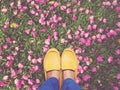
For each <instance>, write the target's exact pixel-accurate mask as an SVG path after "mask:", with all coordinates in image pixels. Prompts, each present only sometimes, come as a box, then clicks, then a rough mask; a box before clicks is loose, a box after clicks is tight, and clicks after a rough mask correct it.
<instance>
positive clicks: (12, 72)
mask: <svg viewBox="0 0 120 90" xmlns="http://www.w3.org/2000/svg"><path fill="white" fill-rule="evenodd" d="M10 72H11V77H14V76H16V72H15V70H14V69H13V68H10Z"/></svg>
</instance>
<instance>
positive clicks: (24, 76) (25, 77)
mask: <svg viewBox="0 0 120 90" xmlns="http://www.w3.org/2000/svg"><path fill="white" fill-rule="evenodd" d="M29 77H30V75H29V74H25V75H23V76H22V78H23V79H25V80H28V78H29Z"/></svg>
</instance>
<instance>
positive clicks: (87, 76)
mask: <svg viewBox="0 0 120 90" xmlns="http://www.w3.org/2000/svg"><path fill="white" fill-rule="evenodd" d="M90 78H91V76H90V75H89V74H86V75H84V76H83V77H82V79H83V80H84V81H88V79H90Z"/></svg>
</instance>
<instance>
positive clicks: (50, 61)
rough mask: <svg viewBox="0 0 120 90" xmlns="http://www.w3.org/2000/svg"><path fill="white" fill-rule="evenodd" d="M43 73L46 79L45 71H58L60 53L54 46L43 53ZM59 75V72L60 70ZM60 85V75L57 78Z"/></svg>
mask: <svg viewBox="0 0 120 90" xmlns="http://www.w3.org/2000/svg"><path fill="white" fill-rule="evenodd" d="M43 65H44V73H45V79H47V72H48V71H52V70H58V71H60V54H59V51H58V50H57V49H55V48H52V49H49V50H48V51H47V53H46V55H45V58H44V61H43ZM60 75H61V72H60ZM59 82H60V86H61V76H60V79H59Z"/></svg>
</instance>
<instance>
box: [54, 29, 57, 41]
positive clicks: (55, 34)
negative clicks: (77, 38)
mask: <svg viewBox="0 0 120 90" xmlns="http://www.w3.org/2000/svg"><path fill="white" fill-rule="evenodd" d="M53 36H54V39H55V40H58V32H56V31H55V32H54V33H53Z"/></svg>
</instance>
